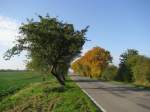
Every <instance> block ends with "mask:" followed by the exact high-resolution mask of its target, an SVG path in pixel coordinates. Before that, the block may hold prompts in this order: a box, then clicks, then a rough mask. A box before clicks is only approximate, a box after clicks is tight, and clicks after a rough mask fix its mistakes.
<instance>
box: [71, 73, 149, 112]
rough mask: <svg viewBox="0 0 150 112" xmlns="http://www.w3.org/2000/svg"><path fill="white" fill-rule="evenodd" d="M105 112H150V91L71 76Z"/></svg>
mask: <svg viewBox="0 0 150 112" xmlns="http://www.w3.org/2000/svg"><path fill="white" fill-rule="evenodd" d="M71 78H72V79H73V80H74V81H75V82H76V83H77V84H78V85H79V86H80V87H81V89H83V90H84V91H86V92H87V93H88V95H89V96H90V97H92V98H93V99H94V100H95V101H96V102H97V103H98V104H99V105H100V106H101V107H102V108H103V109H104V111H105V112H150V90H144V89H140V88H135V87H130V86H127V85H123V84H112V83H108V82H102V81H99V80H94V79H89V78H86V77H80V76H77V75H71Z"/></svg>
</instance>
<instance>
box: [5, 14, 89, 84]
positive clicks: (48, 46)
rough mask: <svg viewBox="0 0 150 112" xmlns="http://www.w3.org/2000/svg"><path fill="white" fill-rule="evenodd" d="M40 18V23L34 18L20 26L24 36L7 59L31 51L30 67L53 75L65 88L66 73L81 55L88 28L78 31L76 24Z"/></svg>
mask: <svg viewBox="0 0 150 112" xmlns="http://www.w3.org/2000/svg"><path fill="white" fill-rule="evenodd" d="M38 17H39V20H38V21H34V20H33V19H31V20H28V21H27V23H25V24H22V25H21V26H20V28H19V30H20V35H21V36H19V37H18V38H17V40H16V44H15V45H14V47H12V48H11V49H9V50H8V51H7V52H6V54H5V56H4V57H5V59H10V58H11V57H12V56H14V55H19V54H20V53H21V52H22V51H27V52H28V58H29V62H28V65H27V66H28V67H29V68H31V69H34V70H40V71H42V72H43V73H45V72H48V73H51V74H52V75H54V76H55V77H56V79H57V80H58V81H59V82H60V84H61V85H65V74H66V73H67V70H68V68H69V66H70V62H71V61H72V60H73V59H74V58H75V57H76V56H77V55H79V54H80V51H81V49H82V46H83V45H84V43H85V41H86V37H85V34H86V32H87V29H88V27H86V28H84V29H82V30H75V28H74V25H73V24H69V23H66V22H65V23H64V22H62V21H60V20H58V19H57V18H52V17H50V16H49V15H47V16H45V17H43V16H38Z"/></svg>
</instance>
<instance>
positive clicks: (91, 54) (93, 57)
mask: <svg viewBox="0 0 150 112" xmlns="http://www.w3.org/2000/svg"><path fill="white" fill-rule="evenodd" d="M111 61H112V57H111V56H110V52H109V51H107V50H105V49H103V48H100V47H94V48H93V49H91V50H89V51H88V52H87V53H85V54H84V56H82V57H80V59H78V60H77V61H75V62H74V63H73V64H72V69H73V70H74V71H75V72H78V73H80V74H81V75H84V76H89V77H100V76H101V74H102V72H103V71H104V69H105V68H106V67H107V65H108V64H109V63H110V62H111Z"/></svg>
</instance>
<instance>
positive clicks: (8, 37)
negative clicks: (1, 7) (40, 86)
mask: <svg viewBox="0 0 150 112" xmlns="http://www.w3.org/2000/svg"><path fill="white" fill-rule="evenodd" d="M19 25H20V24H19V22H17V21H16V20H14V19H12V18H9V17H4V16H0V69H24V68H25V64H24V61H23V60H24V59H25V57H24V56H21V57H17V56H16V57H15V58H12V59H11V60H10V61H5V60H4V59H3V55H4V52H6V50H7V49H9V48H11V47H12V45H13V41H14V40H15V38H16V37H17V35H18V28H19Z"/></svg>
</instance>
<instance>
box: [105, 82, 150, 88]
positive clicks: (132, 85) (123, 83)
mask: <svg viewBox="0 0 150 112" xmlns="http://www.w3.org/2000/svg"><path fill="white" fill-rule="evenodd" d="M108 82H109V83H111V84H117V85H126V86H129V87H135V88H139V89H147V90H150V86H149V85H148V86H145V85H141V84H137V83H130V82H121V81H108Z"/></svg>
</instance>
